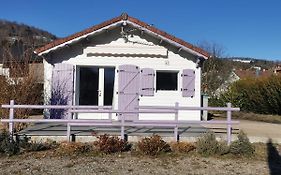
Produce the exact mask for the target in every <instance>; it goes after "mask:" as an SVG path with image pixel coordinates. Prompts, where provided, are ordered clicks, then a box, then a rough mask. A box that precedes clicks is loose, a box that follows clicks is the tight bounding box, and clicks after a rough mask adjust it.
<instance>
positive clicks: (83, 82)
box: [76, 66, 115, 119]
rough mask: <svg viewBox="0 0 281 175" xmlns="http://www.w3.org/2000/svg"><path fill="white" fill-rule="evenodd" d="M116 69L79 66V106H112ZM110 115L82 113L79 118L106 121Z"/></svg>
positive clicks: (77, 79)
mask: <svg viewBox="0 0 281 175" xmlns="http://www.w3.org/2000/svg"><path fill="white" fill-rule="evenodd" d="M114 79H115V68H114V67H96V66H79V67H78V68H77V78H76V82H77V83H76V84H77V96H76V97H77V100H76V102H77V103H76V104H78V105H91V106H112V103H113V91H114ZM108 116H109V115H108V114H94V113H83V114H82V113H81V114H78V118H83V119H105V118H108Z"/></svg>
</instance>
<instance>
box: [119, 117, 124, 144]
mask: <svg viewBox="0 0 281 175" xmlns="http://www.w3.org/2000/svg"><path fill="white" fill-rule="evenodd" d="M120 115H121V139H122V140H124V139H125V127H124V123H125V119H124V115H123V114H122V113H121V114H120Z"/></svg>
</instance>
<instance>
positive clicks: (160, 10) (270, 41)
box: [0, 0, 281, 60]
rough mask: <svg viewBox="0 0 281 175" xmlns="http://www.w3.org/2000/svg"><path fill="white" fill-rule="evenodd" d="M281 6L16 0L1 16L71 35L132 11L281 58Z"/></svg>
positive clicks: (204, 0)
mask: <svg viewBox="0 0 281 175" xmlns="http://www.w3.org/2000/svg"><path fill="white" fill-rule="evenodd" d="M280 9H281V1H280V0H181V1H180V0H173V1H168V0H167V1H165V0H139V1H137V0H100V1H98V0H97V1H94V0H80V1H78V0H45V1H39V0H28V1H25V0H12V1H2V2H1V11H0V19H6V20H10V21H16V22H19V23H25V24H28V25H32V26H35V27H38V28H41V29H44V30H47V31H49V32H51V33H53V34H55V35H56V36H58V37H65V36H68V35H70V34H73V33H76V32H79V31H81V30H83V29H85V28H87V27H90V26H92V25H95V24H98V23H100V22H103V21H105V20H108V19H111V18H113V17H116V16H119V15H120V14H121V13H122V12H127V13H128V14H129V15H130V16H133V17H136V18H138V19H140V20H142V21H144V22H147V23H150V24H153V25H154V26H155V27H157V28H159V29H162V30H164V31H166V32H168V33H170V34H173V35H175V36H177V37H179V38H181V39H183V40H185V41H188V42H190V43H193V44H196V43H200V42H202V41H209V42H215V43H218V44H220V45H222V46H223V47H224V48H225V53H226V54H227V56H244V57H255V58H262V59H271V60H281V10H280Z"/></svg>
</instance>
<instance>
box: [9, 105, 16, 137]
mask: <svg viewBox="0 0 281 175" xmlns="http://www.w3.org/2000/svg"><path fill="white" fill-rule="evenodd" d="M14 105H15V101H14V100H10V111H9V119H10V122H9V133H10V136H13V134H14V122H13V120H14Z"/></svg>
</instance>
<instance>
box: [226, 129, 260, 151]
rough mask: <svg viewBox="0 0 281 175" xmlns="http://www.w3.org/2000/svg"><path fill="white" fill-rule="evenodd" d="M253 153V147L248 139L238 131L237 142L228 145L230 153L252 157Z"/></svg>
mask: <svg viewBox="0 0 281 175" xmlns="http://www.w3.org/2000/svg"><path fill="white" fill-rule="evenodd" d="M254 152H255V149H254V146H253V145H252V144H251V143H250V141H249V138H248V137H247V135H246V134H245V133H244V132H243V131H240V132H239V134H238V140H236V141H234V142H232V143H231V145H230V153H232V154H235V155H252V154H253V153H254Z"/></svg>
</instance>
